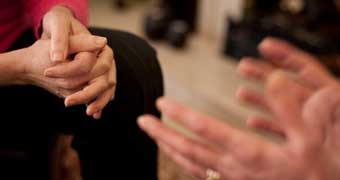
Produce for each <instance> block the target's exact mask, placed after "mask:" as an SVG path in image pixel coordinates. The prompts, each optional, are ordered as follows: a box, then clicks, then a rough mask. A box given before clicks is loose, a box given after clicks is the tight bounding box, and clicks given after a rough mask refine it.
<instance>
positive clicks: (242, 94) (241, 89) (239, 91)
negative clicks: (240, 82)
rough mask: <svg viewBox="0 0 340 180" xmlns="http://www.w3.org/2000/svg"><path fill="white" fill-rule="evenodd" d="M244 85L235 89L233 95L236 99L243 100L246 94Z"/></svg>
mask: <svg viewBox="0 0 340 180" xmlns="http://www.w3.org/2000/svg"><path fill="white" fill-rule="evenodd" d="M246 89H247V88H246V87H243V86H241V87H239V88H238V89H237V90H236V93H235V96H236V98H237V99H239V100H243V99H244V98H245V96H246Z"/></svg>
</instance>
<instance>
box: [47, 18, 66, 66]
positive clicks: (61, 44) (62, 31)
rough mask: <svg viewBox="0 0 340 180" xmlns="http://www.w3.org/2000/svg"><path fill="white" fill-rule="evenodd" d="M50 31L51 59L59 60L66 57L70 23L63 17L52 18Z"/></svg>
mask: <svg viewBox="0 0 340 180" xmlns="http://www.w3.org/2000/svg"><path fill="white" fill-rule="evenodd" d="M49 25H50V33H51V60H52V61H53V62H61V61H64V60H65V59H66V56H67V54H68V45H69V35H70V28H71V26H70V24H69V21H67V20H66V19H64V18H54V21H53V23H50V24H49Z"/></svg>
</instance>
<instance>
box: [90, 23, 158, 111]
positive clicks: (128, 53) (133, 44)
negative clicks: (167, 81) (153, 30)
mask: <svg viewBox="0 0 340 180" xmlns="http://www.w3.org/2000/svg"><path fill="white" fill-rule="evenodd" d="M90 31H92V32H93V33H94V34H96V35H100V36H105V37H107V38H108V44H109V46H110V47H111V48H112V49H113V51H114V54H115V60H116V65H117V72H118V86H119V75H123V74H126V73H132V74H133V75H134V76H135V78H136V80H137V81H138V83H139V84H140V86H141V88H142V90H143V96H144V98H143V99H144V113H151V114H154V115H159V113H158V112H157V110H156V109H155V106H154V103H155V100H156V99H157V98H158V97H160V96H162V95H163V93H164V90H163V76H162V71H161V68H160V65H159V62H158V59H157V53H156V51H155V49H154V48H152V47H151V46H150V44H149V43H147V42H146V41H145V40H143V39H142V38H139V37H137V36H135V35H133V34H130V33H127V32H122V31H115V30H109V29H102V28H90ZM122 61H125V62H122ZM125 65H126V66H129V68H130V70H131V71H132V72H121V71H120V70H121V69H125V68H124V67H123V66H125ZM119 68H120V69H119ZM119 73H121V74H119Z"/></svg>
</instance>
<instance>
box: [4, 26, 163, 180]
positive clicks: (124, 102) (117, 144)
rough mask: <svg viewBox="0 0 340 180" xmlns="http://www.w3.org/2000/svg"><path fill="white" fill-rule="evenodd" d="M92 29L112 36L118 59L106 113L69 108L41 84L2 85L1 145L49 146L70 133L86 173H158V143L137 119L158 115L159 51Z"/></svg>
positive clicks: (160, 91) (91, 176)
mask: <svg viewBox="0 0 340 180" xmlns="http://www.w3.org/2000/svg"><path fill="white" fill-rule="evenodd" d="M90 30H91V31H92V32H93V33H94V34H96V35H101V36H106V37H107V38H108V42H109V45H110V47H111V48H112V49H113V50H114V53H115V61H116V65H117V82H118V84H117V91H116V96H115V100H114V101H112V102H110V104H109V105H108V106H107V107H106V108H105V109H104V111H103V118H102V119H101V120H100V121H94V120H93V119H92V118H90V117H87V116H86V115H85V106H83V105H82V106H76V107H72V108H67V109H65V108H64V106H63V100H62V99H59V98H57V97H55V96H54V95H52V94H49V93H48V92H46V91H44V90H42V89H40V88H37V87H33V86H23V87H22V86H12V87H1V88H0V99H1V104H0V109H1V111H2V118H1V122H2V126H1V127H0V128H1V130H4V131H2V134H7V135H6V136H3V137H6V138H4V139H1V142H0V145H3V144H6V143H4V142H6V141H7V142H9V143H10V144H11V143H12V144H11V145H13V144H15V146H22V147H25V148H27V147H28V148H31V150H32V149H33V150H32V151H36V150H37V149H38V148H37V147H39V146H37V144H39V145H41V146H42V145H44V148H45V149H44V148H40V149H44V150H46V149H48V146H49V145H51V144H49V141H50V140H53V137H54V135H55V134H58V133H72V134H75V143H74V146H75V148H76V149H77V150H78V152H79V154H80V157H81V159H82V162H83V166H84V167H83V172H86V173H85V176H87V178H86V179H100V178H98V176H99V175H100V174H101V175H103V177H105V176H106V177H119V176H117V175H114V174H112V172H111V170H112V169H113V168H115V169H117V171H120V172H123V171H127V172H129V171H135V172H136V173H138V174H140V175H141V177H145V178H148V179H150V180H152V179H156V174H155V173H156V169H157V168H156V166H157V157H156V156H157V155H156V153H157V148H156V145H155V144H154V143H153V142H152V141H151V140H150V139H149V138H148V137H147V136H146V135H145V134H144V133H143V132H142V131H141V130H140V129H139V128H138V126H137V124H136V118H137V117H138V116H139V115H141V114H144V113H151V114H154V115H156V116H160V114H159V112H158V111H157V110H156V108H155V105H154V102H155V100H156V98H157V97H159V96H161V95H162V94H163V81H162V75H161V70H160V67H159V64H158V61H157V58H156V53H155V51H154V50H153V49H152V48H151V47H150V46H149V45H148V44H147V43H146V42H145V41H143V40H141V39H140V38H137V37H136V36H133V35H131V34H129V33H125V32H121V31H112V30H107V29H98V28H91V29H90ZM19 44H20V43H19ZM18 48H19V47H18ZM8 133H9V134H8ZM11 135H13V136H11ZM14 137H15V138H14ZM30 142H31V143H30ZM32 146H34V147H32ZM108 162H111V163H113V162H114V163H113V164H112V166H111V167H110V166H107V165H106V163H108ZM103 163H105V165H104V164H103ZM130 175H131V174H130ZM122 177H124V176H122Z"/></svg>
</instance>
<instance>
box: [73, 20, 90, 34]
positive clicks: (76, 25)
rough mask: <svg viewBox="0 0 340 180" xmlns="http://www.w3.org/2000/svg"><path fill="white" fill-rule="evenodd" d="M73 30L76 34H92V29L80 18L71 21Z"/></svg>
mask: <svg viewBox="0 0 340 180" xmlns="http://www.w3.org/2000/svg"><path fill="white" fill-rule="evenodd" d="M71 24H72V31H73V33H74V34H91V33H90V31H89V30H88V29H87V28H86V26H84V25H83V24H82V23H81V22H79V21H78V20H74V21H72V22H71Z"/></svg>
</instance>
